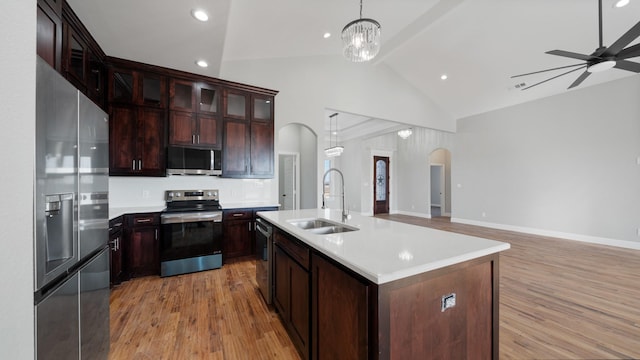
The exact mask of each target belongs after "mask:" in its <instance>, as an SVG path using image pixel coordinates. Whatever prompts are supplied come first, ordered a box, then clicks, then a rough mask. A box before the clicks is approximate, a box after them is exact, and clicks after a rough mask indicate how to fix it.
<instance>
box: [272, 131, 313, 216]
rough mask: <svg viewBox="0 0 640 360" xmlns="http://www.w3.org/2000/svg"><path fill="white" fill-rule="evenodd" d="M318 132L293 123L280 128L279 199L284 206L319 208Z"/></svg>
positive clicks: (282, 206)
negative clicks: (317, 195) (317, 191)
mask: <svg viewBox="0 0 640 360" xmlns="http://www.w3.org/2000/svg"><path fill="white" fill-rule="evenodd" d="M317 141H318V137H317V135H316V134H315V133H314V132H313V130H311V129H310V128H309V127H307V126H306V125H302V124H297V123H290V124H287V125H285V126H283V127H282V128H280V130H279V131H278V201H279V202H280V204H281V209H283V210H285V209H286V210H290V209H314V208H316V207H317V197H316V186H317V181H318V180H317V178H318V176H317V161H318V159H317Z"/></svg>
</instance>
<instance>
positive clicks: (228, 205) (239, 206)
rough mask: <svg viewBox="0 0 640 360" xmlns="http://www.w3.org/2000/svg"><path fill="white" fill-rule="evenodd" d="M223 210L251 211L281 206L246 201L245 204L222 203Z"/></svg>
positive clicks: (264, 202)
mask: <svg viewBox="0 0 640 360" xmlns="http://www.w3.org/2000/svg"><path fill="white" fill-rule="evenodd" d="M220 206H222V210H228V209H250V208H264V207H278V208H279V207H280V204H274V203H271V202H266V201H245V202H226V201H220Z"/></svg>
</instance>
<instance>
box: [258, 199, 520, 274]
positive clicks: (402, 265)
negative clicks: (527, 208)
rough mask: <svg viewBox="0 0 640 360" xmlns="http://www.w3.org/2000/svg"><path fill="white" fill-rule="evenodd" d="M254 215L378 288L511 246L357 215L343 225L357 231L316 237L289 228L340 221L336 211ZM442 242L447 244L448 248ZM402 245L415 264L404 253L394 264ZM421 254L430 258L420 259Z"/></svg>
mask: <svg viewBox="0 0 640 360" xmlns="http://www.w3.org/2000/svg"><path fill="white" fill-rule="evenodd" d="M258 216H260V217H262V218H264V219H265V220H267V221H268V222H270V223H272V224H273V225H274V226H276V227H277V228H279V229H280V230H282V231H285V232H287V233H289V234H290V235H293V236H294V237H296V238H298V239H300V240H301V241H303V242H304V243H305V244H307V245H308V246H310V247H311V248H313V249H315V250H316V251H318V252H320V253H322V254H324V255H325V256H328V257H329V258H331V259H333V260H335V261H337V262H339V263H340V264H342V265H344V266H346V267H347V268H349V269H351V270H353V271H355V272H356V273H358V274H360V275H361V276H363V277H364V278H366V279H368V280H370V281H372V282H373V283H375V284H378V285H381V284H384V283H388V282H391V281H395V280H400V279H404V278H407V277H410V276H413V275H418V274H422V273H425V272H428V271H432V270H436V269H441V268H444V267H447V266H451V265H455V264H458V263H462V262H465V261H469V260H473V259H477V258H480V257H483V256H487V255H491V254H495V253H499V252H501V251H504V250H508V249H509V248H510V247H511V246H510V244H509V243H505V242H500V241H495V240H489V239H484V238H480V237H475V236H469V235H463V234H458V233H452V232H446V231H442V230H436V229H432V228H427V227H421V226H416V225H410V224H404V223H400V222H396V221H389V220H384V219H378V218H374V217H370V216H363V215H360V214H353V215H352V218H351V219H350V220H348V221H347V225H350V226H355V227H358V228H359V230H358V231H352V232H345V233H338V234H331V235H316V234H313V233H310V232H308V231H306V230H302V229H300V228H298V227H296V226H295V225H292V224H290V223H289V222H290V221H293V220H302V219H313V218H324V219H329V220H331V221H334V222H341V213H340V211H338V210H329V209H327V210H323V209H309V210H289V211H272V212H258ZM367 227H368V228H367ZM436 237H437V239H436ZM387 238H388V239H387ZM347 242H349V243H350V244H349V243H347ZM443 242H449V243H451V245H450V246H449V247H447V246H446V244H443ZM399 243H401V244H402V246H400V244H399ZM347 244H349V245H347ZM343 245H344V247H345V248H347V247H350V249H351V250H352V251H351V252H350V251H348V250H345V251H342V253H340V250H344V249H340V248H341V247H343ZM403 246H405V247H404V248H406V249H411V251H413V252H415V259H414V258H413V256H414V255H413V254H411V253H410V252H407V256H411V257H412V258H411V259H410V260H406V259H400V261H399V260H398V259H397V257H400V258H401V257H402V256H401V253H402V251H400V252H399V253H397V254H396V253H394V251H395V252H397V251H398V250H402V249H403ZM421 253H422V254H428V255H427V256H423V258H424V259H420V255H422V254H421ZM366 255H369V256H366ZM389 255H391V257H389ZM394 255H398V256H394ZM376 256H377V257H376ZM403 260H405V261H403ZM414 260H415V261H414Z"/></svg>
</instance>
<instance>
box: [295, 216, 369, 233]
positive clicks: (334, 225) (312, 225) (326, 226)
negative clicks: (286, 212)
mask: <svg viewBox="0 0 640 360" xmlns="http://www.w3.org/2000/svg"><path fill="white" fill-rule="evenodd" d="M289 223H290V224H291V225H294V226H297V227H299V228H300V229H302V230H306V231H309V232H311V233H314V234H318V235H325V234H336V233H343V232H349V231H356V230H360V229H358V228H357V227H353V226H349V225H345V224H341V223H339V222H333V221H329V220H326V219H305V220H290V221H289Z"/></svg>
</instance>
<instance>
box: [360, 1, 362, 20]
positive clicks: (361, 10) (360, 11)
mask: <svg viewBox="0 0 640 360" xmlns="http://www.w3.org/2000/svg"><path fill="white" fill-rule="evenodd" d="M360 19H362V0H360Z"/></svg>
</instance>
